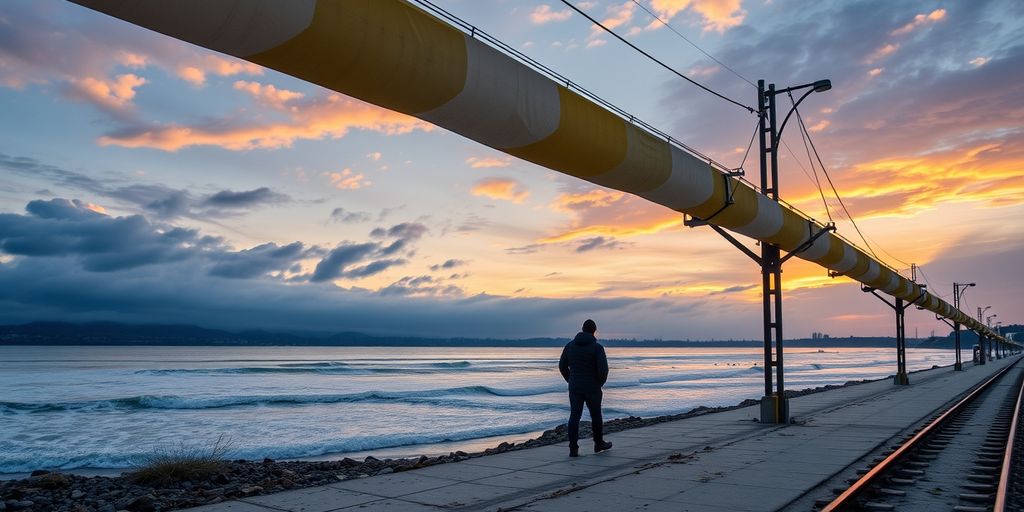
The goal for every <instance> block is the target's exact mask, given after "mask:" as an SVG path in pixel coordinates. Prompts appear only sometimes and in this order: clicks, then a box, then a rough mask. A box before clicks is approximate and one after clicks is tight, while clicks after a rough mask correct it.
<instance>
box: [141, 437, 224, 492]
mask: <svg viewBox="0 0 1024 512" xmlns="http://www.w3.org/2000/svg"><path fill="white" fill-rule="evenodd" d="M230 451H231V440H230V439H228V438H225V437H224V435H221V436H220V437H218V438H217V440H216V441H214V442H213V444H210V445H188V444H185V443H181V444H179V445H178V446H176V447H173V448H163V449H159V450H157V451H155V452H153V453H151V454H147V455H143V456H140V457H139V458H138V459H137V460H135V461H133V466H134V467H135V469H134V470H133V471H131V472H130V473H129V475H128V476H129V478H131V480H132V481H134V482H136V483H140V484H147V485H168V484H174V483H178V482H184V481H188V480H203V479H206V478H210V477H212V476H213V475H215V474H217V473H218V472H220V471H221V470H222V469H223V468H224V462H225V460H226V458H227V454H228V453H229V452H230Z"/></svg>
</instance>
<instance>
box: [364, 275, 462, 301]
mask: <svg viewBox="0 0 1024 512" xmlns="http://www.w3.org/2000/svg"><path fill="white" fill-rule="evenodd" d="M377 293H378V294H380V295H381V296H384V297H389V296H402V297H461V296H463V295H465V290H463V289H462V287H460V286H456V285H453V284H448V285H446V284H442V283H439V282H438V281H437V280H436V279H434V278H433V277H431V276H405V277H403V278H401V279H399V280H398V281H395V282H394V283H391V284H389V285H388V286H385V287H384V288H381V289H380V290H379V291H378V292H377Z"/></svg>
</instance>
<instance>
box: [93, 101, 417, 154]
mask: <svg viewBox="0 0 1024 512" xmlns="http://www.w3.org/2000/svg"><path fill="white" fill-rule="evenodd" d="M282 104H283V105H287V107H288V108H287V109H285V110H284V112H283V113H284V114H285V115H286V117H287V118H288V119H287V120H285V121H277V120H274V121H267V120H264V119H263V118H258V119H237V118H235V116H232V117H231V118H229V119H214V120H209V121H203V122H199V123H197V124H194V125H181V124H176V123H169V124H140V125H130V126H126V127H124V128H122V129H120V130H117V131H114V132H111V133H108V134H106V135H103V136H101V137H100V138H99V143H100V144H101V145H104V146H122V147H127V148H154V149H161V150H164V151H178V150H180V149H183V148H187V147H192V146H218V147H221V148H224V149H228V150H232V151H244V150H251V149H257V148H259V149H277V148H286V147H291V146H292V144H293V143H294V142H295V141H296V140H322V139H339V138H341V137H344V136H345V135H347V134H348V132H349V131H350V130H353V129H356V130H368V131H373V132H377V133H382V134H385V135H399V134H405V133H410V132H412V131H414V130H421V131H429V130H432V129H433V125H431V124H429V123H426V122H424V121H420V120H418V119H416V118H414V117H410V116H406V115H404V114H399V113H397V112H392V111H390V110H385V109H383V108H380V107H376V106H373V105H369V104H367V103H363V102H361V101H358V100H355V99H351V98H347V97H345V96H342V95H340V94H334V93H326V94H323V95H319V96H317V97H314V98H303V99H290V100H287V101H284V102H283V103H282Z"/></svg>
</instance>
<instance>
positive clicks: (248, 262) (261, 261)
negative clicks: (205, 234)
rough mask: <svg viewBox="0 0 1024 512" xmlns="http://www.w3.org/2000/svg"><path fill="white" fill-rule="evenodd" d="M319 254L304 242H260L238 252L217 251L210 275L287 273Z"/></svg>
mask: <svg viewBox="0 0 1024 512" xmlns="http://www.w3.org/2000/svg"><path fill="white" fill-rule="evenodd" d="M319 253H320V250H319V249H318V248H312V249H307V248H306V247H305V246H304V245H303V244H302V243H301V242H293V243H290V244H288V245H284V246H279V245H277V244H275V243H266V244H262V245H258V246H256V247H253V248H251V249H244V250H241V251H237V252H223V253H219V254H215V255H213V256H212V257H211V259H212V260H213V261H214V262H215V263H214V265H213V266H212V267H211V268H210V271H209V273H210V275H212V276H219V277H227V278H232V279H252V278H256V277H259V276H262V275H265V274H269V273H271V272H284V271H285V270H286V269H289V268H291V267H292V266H293V265H295V264H296V263H298V262H299V261H301V260H303V259H305V258H307V257H310V256H313V255H317V254H319Z"/></svg>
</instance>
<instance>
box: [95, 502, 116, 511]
mask: <svg viewBox="0 0 1024 512" xmlns="http://www.w3.org/2000/svg"><path fill="white" fill-rule="evenodd" d="M97 510H99V512H117V508H116V507H114V505H113V504H112V503H107V504H105V505H100V507H99V508H98V509H97Z"/></svg>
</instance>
